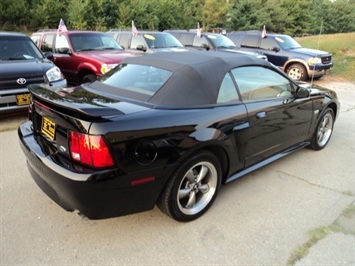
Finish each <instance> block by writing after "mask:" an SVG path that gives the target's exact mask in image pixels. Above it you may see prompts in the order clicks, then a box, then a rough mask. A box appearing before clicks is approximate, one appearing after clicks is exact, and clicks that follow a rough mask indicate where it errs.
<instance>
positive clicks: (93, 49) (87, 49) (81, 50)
mask: <svg viewBox="0 0 355 266" xmlns="http://www.w3.org/2000/svg"><path fill="white" fill-rule="evenodd" d="M95 50H97V49H96V48H86V49H79V50H77V52H87V51H95Z"/></svg>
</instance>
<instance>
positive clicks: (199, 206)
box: [157, 151, 222, 222]
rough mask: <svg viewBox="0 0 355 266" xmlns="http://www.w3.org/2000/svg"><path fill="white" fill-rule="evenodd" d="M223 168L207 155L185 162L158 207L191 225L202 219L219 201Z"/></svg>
mask: <svg viewBox="0 0 355 266" xmlns="http://www.w3.org/2000/svg"><path fill="white" fill-rule="evenodd" d="M221 172H222V171H221V166H220V163H219V161H218V159H217V157H216V156H215V155H214V154H213V153H210V152H208V151H203V152H201V153H199V154H196V155H194V156H192V157H191V158H189V159H188V160H187V161H186V162H184V163H183V164H182V165H180V167H179V168H178V169H177V171H176V172H175V173H174V174H173V176H172V177H171V178H170V180H169V181H168V184H167V185H166V187H165V189H164V191H163V193H162V194H161V196H160V198H159V200H158V204H157V205H158V207H159V209H160V210H161V211H163V212H164V213H166V214H167V215H169V216H170V217H171V218H173V219H175V220H177V221H180V222H188V221H192V220H195V219H197V218H198V217H200V216H201V215H203V214H204V213H205V212H206V211H207V210H208V209H209V208H210V207H211V205H212V203H213V202H214V200H215V199H216V197H217V194H218V191H219V188H220V186H221Z"/></svg>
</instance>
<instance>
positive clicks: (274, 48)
mask: <svg viewBox="0 0 355 266" xmlns="http://www.w3.org/2000/svg"><path fill="white" fill-rule="evenodd" d="M271 51H274V52H276V53H278V52H280V48H279V47H277V46H274V47H272V49H271Z"/></svg>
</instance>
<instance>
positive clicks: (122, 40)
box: [117, 33, 132, 49]
mask: <svg viewBox="0 0 355 266" xmlns="http://www.w3.org/2000/svg"><path fill="white" fill-rule="evenodd" d="M131 36H132V33H128V34H127V33H121V34H120V36H119V39H118V38H117V41H118V43H119V44H120V45H121V46H123V47H124V48H127V49H129V48H131V47H130V45H129V42H130V40H131Z"/></svg>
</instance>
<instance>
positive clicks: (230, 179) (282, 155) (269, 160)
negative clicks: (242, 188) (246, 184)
mask: <svg viewBox="0 0 355 266" xmlns="http://www.w3.org/2000/svg"><path fill="white" fill-rule="evenodd" d="M309 144H310V142H309V141H307V142H302V143H301V144H299V145H297V146H295V147H292V148H290V149H288V150H285V151H283V152H281V153H278V154H276V155H274V156H272V157H270V158H267V159H266V160H264V161H262V162H260V163H257V164H254V165H253V166H250V167H248V168H246V169H244V170H242V171H240V172H238V173H236V174H234V175H232V176H230V177H229V178H227V179H226V182H225V184H227V183H229V182H231V181H233V180H235V179H238V178H239V177H242V176H244V175H246V174H249V173H251V172H253V171H255V170H257V169H259V168H261V167H263V166H265V165H268V164H270V163H272V162H274V161H276V160H278V159H280V158H283V157H285V156H286V155H289V154H291V153H293V152H295V151H298V150H300V149H303V148H304V147H306V146H308V145H309Z"/></svg>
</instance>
